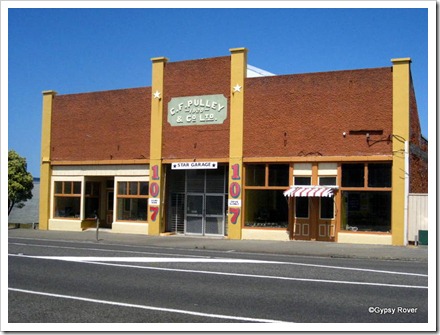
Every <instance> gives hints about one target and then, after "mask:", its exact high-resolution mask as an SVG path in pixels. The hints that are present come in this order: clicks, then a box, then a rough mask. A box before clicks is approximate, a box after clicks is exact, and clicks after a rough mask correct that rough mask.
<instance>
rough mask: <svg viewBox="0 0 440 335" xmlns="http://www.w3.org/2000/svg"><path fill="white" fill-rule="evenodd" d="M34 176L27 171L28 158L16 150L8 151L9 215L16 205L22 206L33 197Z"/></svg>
mask: <svg viewBox="0 0 440 335" xmlns="http://www.w3.org/2000/svg"><path fill="white" fill-rule="evenodd" d="M33 188H34V178H33V177H32V175H31V174H30V173H29V172H28V171H27V163H26V158H23V157H21V156H20V155H19V154H17V153H16V152H15V151H14V150H9V152H8V216H9V214H11V211H12V208H14V205H16V206H17V207H19V208H21V207H23V206H24V202H25V201H27V200H29V199H32V189H33Z"/></svg>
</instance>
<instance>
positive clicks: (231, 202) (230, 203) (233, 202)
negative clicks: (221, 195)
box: [228, 199, 241, 207]
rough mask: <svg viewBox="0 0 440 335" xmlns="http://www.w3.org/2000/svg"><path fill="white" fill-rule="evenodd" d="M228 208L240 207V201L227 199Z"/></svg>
mask: <svg viewBox="0 0 440 335" xmlns="http://www.w3.org/2000/svg"><path fill="white" fill-rule="evenodd" d="M228 206H229V207H241V200H240V199H228Z"/></svg>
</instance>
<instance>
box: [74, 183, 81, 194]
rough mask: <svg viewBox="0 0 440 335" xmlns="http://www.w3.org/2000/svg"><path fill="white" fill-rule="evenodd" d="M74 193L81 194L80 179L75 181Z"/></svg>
mask: <svg viewBox="0 0 440 335" xmlns="http://www.w3.org/2000/svg"><path fill="white" fill-rule="evenodd" d="M73 194H81V182H80V181H74V182H73Z"/></svg>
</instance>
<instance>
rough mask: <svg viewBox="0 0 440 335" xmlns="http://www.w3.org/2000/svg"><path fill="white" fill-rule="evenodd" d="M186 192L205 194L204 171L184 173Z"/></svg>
mask: <svg viewBox="0 0 440 335" xmlns="http://www.w3.org/2000/svg"><path fill="white" fill-rule="evenodd" d="M186 178H187V180H186V182H187V183H186V187H187V191H188V192H202V193H203V192H205V170H188V171H186Z"/></svg>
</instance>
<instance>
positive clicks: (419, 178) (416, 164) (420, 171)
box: [409, 79, 428, 193]
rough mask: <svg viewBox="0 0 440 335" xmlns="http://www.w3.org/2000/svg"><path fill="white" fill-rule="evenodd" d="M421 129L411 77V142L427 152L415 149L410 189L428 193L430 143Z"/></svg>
mask: <svg viewBox="0 0 440 335" xmlns="http://www.w3.org/2000/svg"><path fill="white" fill-rule="evenodd" d="M421 136H422V133H421V129H420V121H419V113H418V110H417V102H416V97H415V92H414V86H413V83H412V79H411V86H410V143H411V144H412V145H414V146H416V147H417V148H418V149H419V150H420V151H422V152H424V153H426V157H425V155H423V154H421V152H419V150H411V149H410V151H413V152H412V153H411V155H410V159H409V171H410V179H409V191H410V193H428V159H427V153H428V144H427V142H426V141H425V140H423V139H422V137H421Z"/></svg>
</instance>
